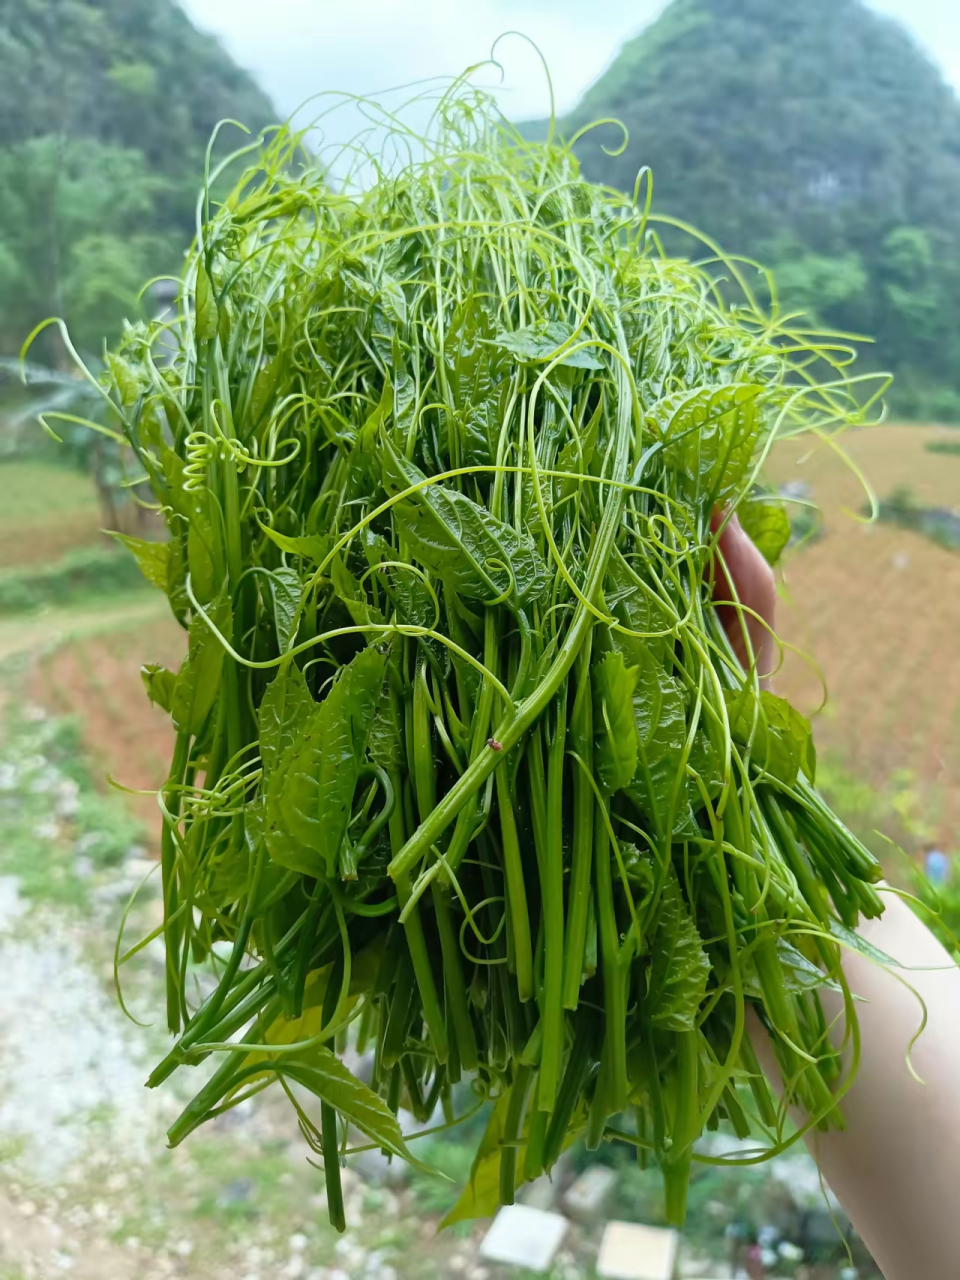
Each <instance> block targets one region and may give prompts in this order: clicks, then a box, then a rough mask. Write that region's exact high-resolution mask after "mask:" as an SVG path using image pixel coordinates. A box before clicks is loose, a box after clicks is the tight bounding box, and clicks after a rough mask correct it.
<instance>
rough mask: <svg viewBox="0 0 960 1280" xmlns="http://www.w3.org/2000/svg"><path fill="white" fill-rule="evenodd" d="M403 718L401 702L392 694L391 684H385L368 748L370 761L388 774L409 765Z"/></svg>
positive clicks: (371, 727) (371, 729) (371, 728)
mask: <svg viewBox="0 0 960 1280" xmlns="http://www.w3.org/2000/svg"><path fill="white" fill-rule="evenodd" d="M402 716H403V712H402V709H401V705H400V702H399V700H398V699H397V698H395V697H394V696H393V694H392V693H391V691H390V687H389V684H388V683H387V682H384V686H383V688H382V690H381V692H380V701H379V703H378V704H377V712H376V715H375V716H374V717H373V724H372V725H371V726H370V738H369V740H368V743H367V746H368V749H369V752H370V759H371V760H372V761H373V762H374V764H378V765H380V767H381V769H386V770H387V772H388V773H390V772H393V771H394V770H397V769H404V768H405V767H406V763H407V754H406V751H405V749H404V745H403V741H404V740H403V732H404V726H403V722H402Z"/></svg>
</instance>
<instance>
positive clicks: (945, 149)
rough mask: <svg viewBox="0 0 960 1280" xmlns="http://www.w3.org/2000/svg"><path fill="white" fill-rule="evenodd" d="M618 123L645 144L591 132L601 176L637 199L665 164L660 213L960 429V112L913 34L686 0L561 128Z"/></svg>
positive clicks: (749, 1) (847, 11)
mask: <svg viewBox="0 0 960 1280" xmlns="http://www.w3.org/2000/svg"><path fill="white" fill-rule="evenodd" d="M604 116H614V117H616V118H618V119H619V120H622V121H623V123H624V124H625V125H626V128H627V130H628V133H629V138H628V141H627V144H626V146H625V147H624V148H623V150H622V151H621V153H620V154H619V155H608V154H605V152H604V150H603V147H604V146H606V147H607V149H608V150H614V149H616V148H617V147H619V146H620V145H621V143H622V132H621V131H619V130H617V129H615V128H614V127H613V126H610V125H604V126H600V127H598V128H597V129H595V130H592V131H590V132H589V133H588V134H586V135H585V137H584V138H583V139H582V141H581V142H579V143H578V151H579V154H580V157H581V162H582V166H583V169H584V171H585V173H586V174H587V175H588V176H589V177H591V178H594V179H597V180H600V181H604V182H608V183H610V184H612V185H614V186H617V187H620V188H622V189H625V190H628V191H629V190H632V189H633V186H634V182H635V180H636V176H637V173H638V171H639V170H640V169H641V167H642V166H644V165H648V166H649V167H650V168H651V170H652V172H653V179H654V185H653V191H654V210H655V212H662V213H669V214H671V215H673V216H675V217H677V218H680V219H683V220H685V221H687V222H690V223H692V224H693V225H695V226H696V227H697V228H698V229H700V230H701V231H704V232H706V233H708V234H709V235H711V236H713V237H714V238H716V239H717V240H719V241H720V242H721V244H722V245H723V246H724V248H725V249H726V250H728V251H729V252H732V253H742V254H746V255H748V256H750V257H752V258H755V259H758V260H760V261H762V262H763V263H764V264H765V265H768V266H771V267H773V268H774V270H775V274H776V278H777V280H778V283H779V287H780V292H781V296H782V298H783V300H784V302H785V303H786V304H787V305H789V306H790V307H791V308H797V309H803V310H804V311H805V312H807V313H808V314H812V315H813V316H814V317H815V319H816V320H817V321H818V322H822V323H823V324H826V325H829V326H830V327H836V328H840V329H845V330H848V331H854V332H859V333H868V334H871V335H872V336H874V337H875V338H876V347H875V348H872V349H867V350H865V351H863V355H862V358H863V359H864V360H865V361H866V363H868V364H871V365H873V366H882V367H884V368H888V369H892V370H894V371H895V372H896V374H897V383H896V389H895V392H894V396H893V405H894V408H895V409H896V410H897V411H898V412H900V413H904V414H911V415H914V416H917V417H933V418H943V419H947V418H950V419H954V420H960V102H958V100H957V97H956V95H955V94H954V93H953V91H952V90H951V89H950V88H949V87H948V86H947V84H946V83H945V82H944V81H943V79H942V77H941V76H940V74H939V72H938V71H937V70H936V68H935V67H934V66H933V65H932V64H931V63H930V62H929V61H928V60H927V58H926V57H925V56H924V54H923V53H922V52H921V50H920V49H919V48H918V47H917V46H916V45H915V44H914V43H913V42H912V40H911V39H910V37H909V36H908V35H907V34H906V33H905V32H904V31H903V30H902V28H900V27H899V26H898V25H896V24H895V23H893V22H891V21H889V20H888V19H885V18H881V17H878V16H877V15H876V14H874V13H873V12H871V11H870V10H868V9H867V8H866V7H865V6H864V5H863V4H862V3H860V0H802V3H794V4H781V3H776V0H674V3H672V4H671V5H670V6H669V7H668V8H667V9H666V10H665V11H664V12H663V14H662V15H661V16H660V17H659V18H658V19H657V20H656V21H655V22H654V23H652V25H651V26H649V27H648V28H647V29H646V30H645V31H643V32H642V33H641V34H640V35H639V36H637V37H636V38H635V39H633V40H630V41H629V42H628V43H627V44H625V45H624V46H623V48H622V50H621V51H620V53H619V56H618V57H617V58H616V60H615V61H614V62H613V64H612V65H611V67H610V68H609V69H608V70H607V71H606V73H605V74H604V75H603V76H602V77H601V78H600V79H599V80H598V81H597V83H596V84H595V85H594V86H593V87H592V88H591V89H590V90H589V91H588V93H587V94H586V96H585V97H584V99H583V101H582V102H581V103H580V104H579V105H578V106H577V108H576V109H575V110H574V111H573V112H572V113H571V114H570V116H569V117H568V118H567V119H565V120H563V121H561V122H560V130H561V132H562V133H563V134H565V135H566V136H568V137H569V136H572V135H573V133H574V132H575V131H576V130H578V129H580V128H582V127H583V126H584V125H586V124H588V123H589V122H590V121H592V120H596V119H599V118H601V117H604ZM525 131H526V132H529V133H530V134H532V135H534V136H535V135H536V134H540V135H542V134H543V133H544V131H545V125H544V124H543V123H542V122H540V123H539V124H537V125H532V126H526V127H525ZM674 242H675V243H676V240H675V241H674Z"/></svg>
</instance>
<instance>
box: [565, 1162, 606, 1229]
mask: <svg viewBox="0 0 960 1280" xmlns="http://www.w3.org/2000/svg"><path fill="white" fill-rule="evenodd" d="M616 1182H617V1175H616V1174H615V1173H614V1171H613V1170H612V1169H611V1168H609V1167H608V1166H607V1165H603V1164H595V1165H591V1166H590V1168H589V1169H585V1170H584V1171H583V1173H581V1174H580V1176H579V1178H577V1180H576V1181H575V1182H574V1183H572V1184H571V1186H569V1187H568V1188H567V1191H566V1193H565V1195H564V1197H563V1207H564V1209H566V1211H567V1213H568V1214H569V1215H570V1217H571V1218H575V1219H576V1220H577V1221H578V1222H594V1221H596V1219H597V1218H599V1217H600V1215H601V1213H602V1212H603V1206H604V1204H605V1203H606V1202H607V1200H608V1199H609V1198H610V1194H611V1192H612V1191H613V1188H614V1187H615V1185H616Z"/></svg>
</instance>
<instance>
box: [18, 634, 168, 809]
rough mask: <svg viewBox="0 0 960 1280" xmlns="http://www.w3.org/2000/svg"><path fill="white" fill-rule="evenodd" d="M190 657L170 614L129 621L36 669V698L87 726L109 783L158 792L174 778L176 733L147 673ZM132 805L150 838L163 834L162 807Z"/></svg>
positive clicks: (74, 643) (147, 802)
mask: <svg viewBox="0 0 960 1280" xmlns="http://www.w3.org/2000/svg"><path fill="white" fill-rule="evenodd" d="M185 651H186V633H185V632H184V631H183V630H182V629H181V627H179V626H178V625H177V623H176V622H175V621H174V619H173V618H172V617H170V616H169V614H166V613H161V614H159V615H156V614H154V615H151V616H150V617H148V618H147V619H145V620H144V619H136V620H134V621H130V620H127V621H125V622H122V623H121V624H120V625H119V626H118V627H117V628H116V629H112V630H109V631H103V632H99V633H96V634H94V635H89V636H82V637H79V638H76V639H72V640H70V641H68V642H67V643H65V644H63V645H61V646H59V647H56V648H54V649H52V650H51V651H50V652H48V653H47V654H46V655H45V656H43V657H42V658H41V659H40V661H39V662H38V663H37V664H36V667H35V670H34V674H33V676H32V678H31V685H32V688H31V693H32V696H33V697H34V698H35V699H36V700H37V701H38V702H39V703H41V705H43V706H44V707H46V708H47V709H48V710H49V711H51V712H53V713H54V714H56V715H71V716H77V717H78V718H79V720H80V722H81V725H82V733H83V740H84V744H85V746H86V748H87V750H88V752H89V754H90V757H91V759H92V760H93V762H94V765H95V767H96V768H97V769H98V770H101V771H102V773H103V774H104V776H106V775H108V774H109V775H110V776H111V777H113V778H115V779H116V780H117V782H119V783H121V784H122V785H123V786H125V787H131V788H133V789H135V790H142V789H146V790H152V791H155V790H156V789H157V788H158V787H159V786H160V785H161V783H162V782H163V781H164V779H165V778H166V776H167V772H168V770H169V766H170V757H171V753H172V751H173V730H172V728H171V725H170V717H169V716H168V715H167V714H166V712H164V711H161V710H160V709H159V708H158V707H155V706H153V705H152V704H151V703H150V702H149V700H148V698H147V695H146V692H145V690H144V687H143V682H142V680H141V679H140V667H141V665H142V664H143V663H144V662H162V663H164V664H165V665H166V666H168V667H171V668H172V669H173V670H176V668H177V667H178V666H179V665H180V663H181V662H182V660H183V656H184V653H185ZM130 803H131V805H132V806H133V808H134V810H135V812H136V813H137V815H138V816H139V817H140V818H141V819H142V820H143V822H144V824H145V827H146V829H147V831H148V832H158V830H159V822H158V820H159V814H158V811H157V803H156V800H155V799H154V798H153V797H152V796H131V797H130Z"/></svg>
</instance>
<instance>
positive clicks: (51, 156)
mask: <svg viewBox="0 0 960 1280" xmlns="http://www.w3.org/2000/svg"><path fill="white" fill-rule="evenodd" d="M225 117H234V118H236V119H238V120H241V121H243V122H244V123H245V124H247V125H248V126H250V127H251V128H253V129H254V130H258V129H260V128H261V127H262V126H263V125H264V124H267V123H269V122H270V121H271V120H272V119H273V118H274V112H273V108H272V107H271V105H270V103H269V101H268V100H267V99H266V97H265V96H264V95H263V94H262V93H261V92H260V90H259V89H258V88H257V86H256V85H255V83H254V82H253V80H252V79H251V78H250V77H249V76H248V75H247V74H246V73H245V72H243V71H241V70H240V69H239V68H238V67H236V66H235V65H234V64H233V63H232V62H231V60H230V58H229V57H228V56H227V54H226V53H225V52H224V50H223V49H222V48H221V47H220V45H219V44H218V43H217V42H216V41H215V40H214V39H212V38H211V37H209V36H206V35H202V34H200V33H199V32H198V31H196V30H195V29H194V28H193V27H192V26H191V24H190V22H189V21H188V19H187V18H186V16H185V15H184V14H183V12H182V11H181V10H180V8H179V7H178V6H177V4H175V3H173V0H0V352H6V353H9V352H10V351H12V350H16V349H17V348H18V347H19V345H20V342H21V341H22V339H23V338H24V336H25V335H26V333H27V332H28V331H29V330H30V328H31V327H32V326H33V325H34V324H35V323H36V322H37V321H38V320H41V319H43V318H44V317H46V316H48V315H51V314H59V315H64V316H66V318H67V320H68V321H69V323H70V326H71V329H72V331H73V332H74V334H75V335H76V338H77V340H78V341H79V342H80V343H81V344H83V345H89V346H92V347H97V346H99V344H100V341H101V340H102V338H103V336H105V335H107V336H109V335H110V334H112V333H113V332H114V331H115V330H116V328H117V325H118V324H119V321H120V318H121V317H122V316H124V315H130V316H132V315H135V314H136V310H137V303H136V295H137V292H138V290H139V289H140V286H141V285H142V284H143V282H144V281H145V280H146V279H147V278H148V277H150V276H152V275H154V274H159V273H161V272H164V271H170V270H177V269H178V264H179V261H180V259H181V256H182V253H183V250H184V248H185V247H186V245H187V244H188V243H189V240H190V237H191V234H192V228H193V225H194V215H193V209H194V202H195V198H196V191H197V188H198V186H199V181H200V178H201V175H202V173H203V157H204V150H205V148H206V146H207V142H208V140H209V137H210V133H211V130H212V129H213V127H214V126H215V125H216V123H217V121H218V120H221V119H223V118H225ZM230 132H231V137H230V144H231V146H236V145H238V140H240V139H241V137H242V135H240V134H239V133H238V132H237V131H236V130H231V131H230Z"/></svg>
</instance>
